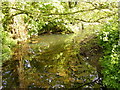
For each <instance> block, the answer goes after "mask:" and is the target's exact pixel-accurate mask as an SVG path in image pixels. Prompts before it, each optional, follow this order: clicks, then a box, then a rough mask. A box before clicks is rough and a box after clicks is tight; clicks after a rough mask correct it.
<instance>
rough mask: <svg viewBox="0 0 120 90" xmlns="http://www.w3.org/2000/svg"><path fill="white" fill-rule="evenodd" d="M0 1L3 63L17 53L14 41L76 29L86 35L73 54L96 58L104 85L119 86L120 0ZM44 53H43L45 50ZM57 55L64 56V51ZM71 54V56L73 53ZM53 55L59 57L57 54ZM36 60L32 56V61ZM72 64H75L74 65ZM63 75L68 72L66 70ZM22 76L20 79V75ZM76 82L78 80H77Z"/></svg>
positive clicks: (74, 32) (90, 58)
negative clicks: (100, 0) (119, 13)
mask: <svg viewBox="0 0 120 90" xmlns="http://www.w3.org/2000/svg"><path fill="white" fill-rule="evenodd" d="M0 5H1V6H2V11H0V14H1V17H0V20H1V21H2V22H0V23H1V26H0V30H1V31H0V38H1V42H2V50H1V52H2V56H1V57H2V62H3V63H6V62H7V61H9V59H10V58H12V56H13V55H15V54H16V53H17V52H16V53H15V52H14V46H15V45H16V46H17V45H20V44H23V46H24V45H25V43H24V42H27V40H30V39H31V38H34V37H39V36H44V35H53V34H55V35H69V34H72V33H73V34H74V35H75V36H76V37H75V38H76V39H77V37H82V36H84V38H83V39H82V40H79V38H78V39H77V42H78V43H79V45H80V49H79V51H77V52H78V53H77V54H73V56H74V55H78V56H79V55H80V56H82V57H83V58H84V59H86V60H88V62H89V63H90V62H91V61H95V62H94V63H92V64H98V63H96V62H97V61H99V62H100V64H98V66H99V67H98V69H97V70H98V72H100V74H102V75H101V77H102V79H103V81H102V83H103V86H106V87H108V88H118V87H120V86H119V82H120V78H119V74H120V70H119V69H120V66H119V60H120V52H119V51H120V45H118V42H119V31H118V14H117V12H118V3H117V2H98V1H95V2H90V1H86V2H70V1H69V2H60V1H58V0H57V1H56V2H52V1H50V2H49V1H48V2H9V1H8V2H1V3H0ZM70 38H71V37H70ZM72 39H73V43H75V42H76V41H75V39H74V38H73V37H72ZM53 40H54V39H53ZM78 40H79V41H78ZM33 41H34V40H33ZM41 41H42V39H41ZM46 41H47V38H46ZM37 42H38V41H34V42H32V43H37ZM63 46H64V48H65V47H67V46H65V45H63ZM68 46H69V44H68ZM28 47H29V46H27V47H25V48H24V47H23V48H24V49H26V48H27V49H28ZM37 48H38V47H37ZM44 48H45V49H47V48H49V46H47V45H44ZM71 48H72V46H71ZM27 49H26V50H27ZM68 49H69V48H68ZM19 50H20V49H19ZM38 50H39V48H38ZM66 50H67V48H66ZM43 51H44V50H43ZM18 52H19V56H20V55H23V52H24V51H22V54H20V53H21V52H20V51H18ZM39 52H41V50H39ZM68 53H69V50H68ZM16 55H18V54H16ZM41 55H43V56H44V54H41ZM66 55H67V54H66ZM32 56H34V55H31V56H30V57H32ZM39 56H40V55H39ZM56 56H57V57H61V56H62V54H59V55H56ZM68 56H69V55H68ZM41 57H42V56H41ZM70 57H72V54H71V56H70ZM36 58H37V56H36V57H34V59H35V60H36ZM53 58H56V57H55V54H54V55H53ZM96 58H97V59H96ZM20 60H21V59H20ZM76 60H77V59H76ZM33 61H34V60H33V59H32V60H31V61H30V62H33ZM76 62H77V61H76ZM36 64H37V63H36ZM56 65H57V62H56ZM58 66H59V65H58ZM93 66H94V65H93ZM66 68H67V67H66ZM71 68H73V67H72V66H71ZM62 70H65V68H64V67H63V66H62V69H61V70H60V74H61V76H62ZM21 72H22V70H21V71H20V70H18V74H20V75H21ZM32 72H33V71H32ZM69 73H70V72H69ZM64 75H67V74H66V73H65V74H64ZM64 75H63V76H64ZM77 77H79V76H77ZM19 79H20V80H21V78H19ZM67 79H68V78H67ZM67 79H66V83H67ZM68 82H69V81H68ZM21 83H22V82H21ZM31 83H32V81H31ZM34 83H35V82H34ZM76 83H79V82H78V81H77V82H76ZM83 85H84V84H83ZM79 86H80V85H79V84H77V87H79ZM20 87H21V86H20ZM41 87H42V86H41ZM44 87H45V86H44ZM73 87H74V86H73Z"/></svg>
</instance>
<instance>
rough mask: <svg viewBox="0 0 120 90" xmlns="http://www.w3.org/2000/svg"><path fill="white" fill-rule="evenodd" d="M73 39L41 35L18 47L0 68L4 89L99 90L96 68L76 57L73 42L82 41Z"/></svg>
mask: <svg viewBox="0 0 120 90" xmlns="http://www.w3.org/2000/svg"><path fill="white" fill-rule="evenodd" d="M76 37H77V36H75V35H74V34H70V35H44V36H39V37H34V38H31V39H29V40H28V41H27V42H22V43H21V44H19V45H17V46H16V47H15V48H14V49H13V51H14V54H13V57H12V58H11V59H10V60H9V61H6V62H5V63H4V64H3V88H11V87H13V88H87V87H88V88H100V87H101V85H100V83H101V81H100V78H99V76H98V72H97V70H96V67H93V66H92V65H91V64H90V63H89V62H87V61H85V60H84V59H83V58H82V57H81V56H80V55H79V54H78V53H79V50H80V49H79V48H80V47H79V43H77V42H76V40H82V39H81V38H80V39H76ZM75 39H76V40H75Z"/></svg>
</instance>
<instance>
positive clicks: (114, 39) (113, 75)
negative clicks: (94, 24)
mask: <svg viewBox="0 0 120 90" xmlns="http://www.w3.org/2000/svg"><path fill="white" fill-rule="evenodd" d="M117 20H118V19H117V18H115V19H113V20H111V21H109V23H107V24H106V25H104V26H103V28H102V30H101V32H100V33H99V44H100V45H101V46H102V47H103V53H104V55H103V57H102V58H101V59H100V62H101V65H102V67H103V70H102V74H103V84H104V85H106V86H107V87H111V88H118V87H120V84H119V83H120V77H119V76H120V65H119V61H120V45H118V41H119V30H118V21H117Z"/></svg>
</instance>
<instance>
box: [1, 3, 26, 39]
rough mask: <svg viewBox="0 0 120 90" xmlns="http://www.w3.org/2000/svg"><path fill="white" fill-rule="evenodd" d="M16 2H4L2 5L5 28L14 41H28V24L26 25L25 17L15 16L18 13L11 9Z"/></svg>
mask: <svg viewBox="0 0 120 90" xmlns="http://www.w3.org/2000/svg"><path fill="white" fill-rule="evenodd" d="M12 4H14V2H3V3H2V13H3V14H4V18H3V20H2V21H3V28H4V31H7V32H9V33H10V34H11V37H12V38H13V39H18V40H20V41H23V40H26V39H27V30H26V24H25V23H24V16H23V15H19V14H18V15H14V14H11V13H15V12H16V11H15V10H13V9H12V8H10V7H11V6H12Z"/></svg>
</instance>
